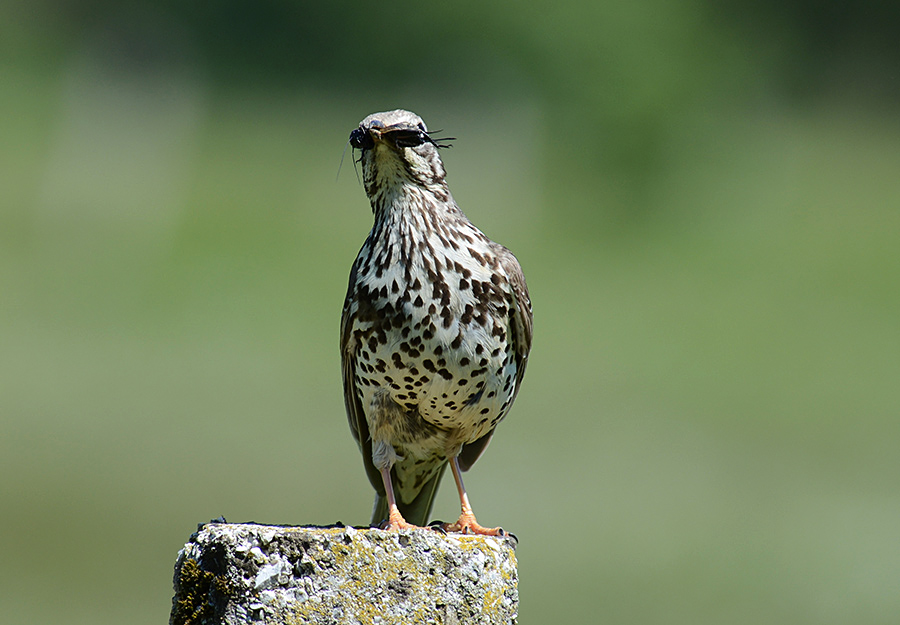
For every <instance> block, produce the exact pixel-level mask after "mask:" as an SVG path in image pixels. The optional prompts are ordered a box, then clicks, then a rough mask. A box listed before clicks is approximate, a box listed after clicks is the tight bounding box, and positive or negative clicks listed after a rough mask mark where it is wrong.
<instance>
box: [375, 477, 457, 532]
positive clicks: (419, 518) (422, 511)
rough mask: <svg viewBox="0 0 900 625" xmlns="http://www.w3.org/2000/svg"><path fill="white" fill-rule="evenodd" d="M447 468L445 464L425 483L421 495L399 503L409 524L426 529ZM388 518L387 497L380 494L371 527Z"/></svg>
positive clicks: (376, 500)
mask: <svg viewBox="0 0 900 625" xmlns="http://www.w3.org/2000/svg"><path fill="white" fill-rule="evenodd" d="M446 468H447V463H446V462H445V463H444V464H443V465H441V468H440V469H438V471H437V472H436V473H435V474H434V475H433V476H432V477H431V479H430V480H428V481H427V482H425V485H424V486H422V490H420V491H419V494H418V495H416V498H415V499H413V500H412V501H411V502H409V503H403V502H401V501H398V502H397V507H398V508H399V509H400V514H402V515H403V518H404V519H406V522H407V523H412V524H413V525H418V526H420V527H424V526H425V525H427V524H428V516H429V515H430V514H431V508H432V506H434V497H435V495H436V494H437V490H438V486H439V485H440V483H441V478H442V477H443V476H444V469H446ZM395 490H396V489H395ZM387 518H388V503H387V497H386V496H385V495H382V494H380V493H378V494H376V495H375V509H374V510H372V523H371V525H372V526H373V527H377V526H378V525H380V524H381V522H382V521H386V520H387Z"/></svg>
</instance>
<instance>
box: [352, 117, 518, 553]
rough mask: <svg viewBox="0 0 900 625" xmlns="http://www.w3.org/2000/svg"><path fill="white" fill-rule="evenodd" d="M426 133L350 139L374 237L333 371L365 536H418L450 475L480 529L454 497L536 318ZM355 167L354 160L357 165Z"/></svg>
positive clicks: (387, 130)
mask: <svg viewBox="0 0 900 625" xmlns="http://www.w3.org/2000/svg"><path fill="white" fill-rule="evenodd" d="M435 134H436V133H434V132H432V131H429V130H428V128H427V127H426V125H425V123H424V122H423V121H422V119H421V118H420V117H419V116H418V115H416V114H415V113H412V112H410V111H406V110H402V109H397V110H393V111H386V112H381V113H374V114H372V115H369V116H368V117H366V118H365V119H363V120H362V121H361V122H360V124H359V126H358V127H357V128H355V129H354V130H353V131H352V132H351V133H350V139H349V143H350V145H351V146H352V147H353V148H354V150H359V158H358V160H357V161H356V162H358V163H360V165H361V169H362V182H363V186H364V188H365V192H366V196H367V197H368V199H369V202H370V204H371V208H372V212H373V214H374V224H373V226H372V230H371V231H370V232H369V235H368V237H367V238H366V240H365V243H364V244H363V246H362V248H361V249H360V251H359V254H358V255H357V257H356V260H355V261H354V263H353V265H352V268H351V270H350V279H349V284H348V287H347V295H346V298H345V300H344V306H343V312H342V315H341V336H340V350H341V371H342V378H343V391H344V403H345V407H346V412H347V418H348V420H349V423H350V430H351V432H352V434H353V437H354V438H355V439H356V442H357V444H358V446H359V448H360V451H361V452H362V457H363V464H364V465H365V469H366V473H367V475H368V477H369V481H370V482H371V483H372V486H373V487H374V488H375V491H376V497H375V506H374V510H373V514H372V521H371V525H372V526H373V527H381V528H382V529H388V530H401V529H409V528H417V527H423V526H425V525H426V523H427V522H428V517H429V515H430V514H431V509H432V506H433V503H434V497H435V493H436V492H437V489H438V485H439V483H440V481H441V477H442V476H443V474H444V471H445V469H446V467H447V465H449V466H450V469H451V471H452V473H453V477H454V480H455V482H456V487H457V491H458V494H459V499H460V511H461V512H460V516H459V519H458V520H457V521H456V522H454V523H443V524H441V525H440V526H439V529H443V530H444V531H446V532H460V533H467V534H484V535H493V536H503V535H505V532H504V530H503V529H502V528H500V527H493V528H491V527H483V526H481V525H479V524H478V521H477V519H476V517H475V514H474V512H473V511H472V507H471V505H470V503H469V498H468V494H467V492H466V489H465V486H464V484H463V480H462V475H461V473H462V472H463V471H467V470H468V469H469V468H471V466H472V465H473V464H474V463H475V461H476V460H477V459H478V458H479V457H480V456H481V454H482V453H483V452H484V450H485V448H486V447H487V446H488V443H489V442H490V440H491V437H492V436H493V434H494V430H495V428H496V427H497V424H498V423H500V421H501V420H502V419H503V418H504V417H505V416H506V415H507V413H508V412H509V409H510V407H511V406H512V404H513V401H514V400H515V398H516V395H517V393H518V392H519V388H520V386H521V383H522V377H523V375H524V374H525V366H526V364H527V361H528V354H529V351H530V349H531V342H532V319H533V315H532V307H531V299H530V297H529V294H528V287H527V285H526V283H525V277H524V275H523V273H522V269H521V267H520V265H519V262H518V260H517V259H516V257H515V256H514V255H513V254H512V252H510V251H509V250H508V249H506V248H505V247H503V246H502V245H500V244H498V243H495V242H494V241H492V240H491V239H489V238H488V237H487V236H486V235H485V234H483V233H482V232H481V231H480V230H479V229H478V228H476V227H475V225H473V224H472V222H471V221H469V219H468V218H467V217H466V216H465V214H463V212H462V210H460V208H459V206H458V205H457V204H456V201H455V200H454V199H453V196H452V195H451V194H450V189H449V187H448V185H447V181H446V171H445V169H444V165H443V162H442V160H441V157H440V153H439V152H440V150H441V149H443V148H446V147H449V146H448V145H447V144H446V143H442V141H447V140H449V139H438V138H435ZM354 153H355V152H354Z"/></svg>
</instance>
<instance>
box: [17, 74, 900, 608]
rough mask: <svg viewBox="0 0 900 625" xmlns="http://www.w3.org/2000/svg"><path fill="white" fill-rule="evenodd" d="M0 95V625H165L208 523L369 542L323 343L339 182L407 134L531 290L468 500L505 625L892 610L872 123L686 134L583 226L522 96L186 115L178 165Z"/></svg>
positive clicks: (792, 123) (771, 120) (884, 235)
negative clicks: (176, 580)
mask: <svg viewBox="0 0 900 625" xmlns="http://www.w3.org/2000/svg"><path fill="white" fill-rule="evenodd" d="M74 71H75V72H76V74H77V72H78V71H82V70H79V69H77V68H76V70H74ZM4 72H6V73H5V74H4V79H5V80H10V81H13V80H15V81H17V84H18V85H20V86H21V87H23V88H19V89H11V90H0V114H2V117H3V118H4V119H16V120H19V122H20V123H17V124H15V125H12V124H4V125H3V127H2V132H3V133H4V137H3V141H2V142H0V162H2V164H3V167H2V169H3V173H2V176H3V178H0V184H2V197H3V198H4V199H3V200H2V203H0V243H2V245H0V292H2V298H0V500H2V501H3V504H2V507H0V531H2V534H3V535H4V536H6V537H8V541H7V545H6V550H5V553H4V560H3V562H4V563H3V566H0V588H2V589H3V590H2V591H0V613H3V614H4V621H5V622H10V623H19V622H65V623H88V622H90V623H92V624H94V625H96V624H97V623H105V622H109V623H112V622H129V623H137V624H139V623H151V622H160V621H165V619H166V618H167V615H168V610H169V608H170V597H171V573H172V566H173V563H174V558H175V553H176V551H177V550H178V548H180V546H181V544H182V543H183V542H184V541H185V540H186V539H187V537H188V535H189V534H190V532H191V531H192V530H193V527H194V525H195V524H196V523H197V522H201V521H205V520H207V519H210V518H212V517H216V516H218V515H224V516H225V517H226V518H227V519H228V520H231V521H243V520H251V519H252V520H256V521H261V522H270V523H287V524H291V523H294V524H300V523H329V522H333V521H335V520H342V521H344V522H347V523H355V524H360V523H364V522H366V520H367V519H368V512H369V506H370V504H371V492H370V487H369V486H368V484H367V482H366V479H365V477H364V474H363V471H362V466H361V461H360V459H359V456H358V452H357V450H356V448H355V445H354V443H353V441H352V439H351V437H350V435H349V432H348V431H347V426H346V422H345V417H344V413H343V404H342V399H341V390H340V380H339V358H338V353H337V329H338V320H339V316H340V307H341V302H342V298H343V294H344V289H345V287H346V276H347V272H348V270H349V266H350V263H351V262H352V259H353V258H354V256H355V253H356V251H357V249H358V247H359V245H361V243H362V241H363V239H364V237H365V235H366V233H367V231H368V228H369V227H370V223H371V216H370V213H369V209H368V205H367V202H366V200H365V198H364V194H363V191H362V189H361V187H360V186H359V185H358V184H357V183H356V180H355V177H354V174H353V167H352V162H351V155H350V154H349V153H348V154H347V155H346V157H345V159H344V163H343V169H342V171H341V174H340V177H339V179H338V180H337V182H335V174H336V171H337V166H338V162H339V160H340V151H341V149H342V147H343V145H344V143H345V141H346V137H347V134H348V132H349V130H350V129H352V128H353V127H354V125H355V124H356V123H357V122H358V120H359V119H361V118H362V117H363V116H364V115H366V114H368V113H370V112H372V111H374V110H377V109H380V108H388V107H390V106H395V105H397V104H403V105H404V106H409V107H410V108H413V109H414V110H417V112H419V113H420V114H422V115H423V116H424V117H425V118H426V120H428V122H429V124H431V125H432V126H434V127H445V128H446V130H447V132H448V133H449V134H452V135H453V136H456V137H458V138H459V139H458V141H457V142H456V145H455V147H454V148H453V149H452V150H450V151H448V152H446V157H445V159H446V163H447V167H448V170H449V172H450V182H451V186H452V188H453V189H454V194H455V195H456V197H457V199H458V200H459V202H460V204H461V205H462V207H463V209H464V210H466V212H467V213H468V214H469V216H470V217H472V219H473V220H474V221H475V222H476V223H477V224H479V225H480V226H481V227H482V228H483V229H484V230H485V231H486V232H487V233H488V234H489V235H491V236H492V237H494V238H496V239H498V240H500V241H502V242H503V243H504V244H506V245H508V246H509V247H510V248H512V249H513V250H514V251H515V252H516V254H517V255H518V257H519V259H520V260H521V262H522V264H523V266H524V268H525V270H526V274H527V276H528V278H529V285H530V287H531V291H532V297H533V300H534V303H535V310H536V338H535V347H534V352H533V356H532V359H531V363H530V364H529V372H528V375H527V378H526V384H525V386H524V388H523V391H522V393H521V395H520V397H519V399H518V401H517V404H516V407H515V409H514V411H513V413H512V415H511V417H510V419H509V420H508V421H507V422H505V423H504V424H503V425H502V426H501V428H500V430H499V432H498V435H497V437H496V439H495V441H494V442H493V444H492V446H491V449H490V452H489V453H487V454H486V455H485V457H484V458H483V459H481V460H480V461H479V463H478V465H477V466H476V467H475V469H474V470H473V471H472V473H471V475H470V477H469V478H468V480H467V482H468V486H469V489H470V491H471V496H472V499H473V504H474V505H475V507H476V510H477V511H478V514H479V518H481V519H483V521H484V522H486V523H488V524H490V523H502V524H503V525H504V526H506V527H508V528H509V529H511V530H512V531H514V532H516V533H517V535H518V536H519V537H520V539H521V545H520V549H519V562H520V576H521V584H520V591H521V614H522V622H523V623H527V622H537V623H540V622H547V621H549V620H550V619H554V620H557V621H563V622H623V621H624V622H666V623H680V622H684V623H707V622H708V623H721V622H728V623H744V622H746V623H751V622H752V623H757V622H761V621H765V622H783V623H792V624H802V623H817V624H818V623H850V622H852V623H873V624H874V623H890V622H893V621H894V619H895V618H896V615H897V614H898V613H900V599H898V595H897V593H896V582H897V580H898V579H900V564H898V563H900V541H898V540H897V524H896V520H897V518H898V516H900V494H898V490H897V472H896V443H895V441H896V440H897V439H898V434H900V431H898V430H900V421H898V419H897V410H898V407H900V387H898V384H897V380H898V379H900V358H898V356H897V355H898V353H900V330H898V326H897V319H898V314H900V294H898V291H897V289H896V285H897V284H898V280H900V255H898V253H897V249H898V246H897V244H898V242H900V241H898V239H900V237H898V233H900V212H898V211H897V208H898V204H897V198H898V197H900V179H898V177H897V176H895V175H894V174H895V172H897V171H900V125H898V124H897V122H896V119H895V116H894V115H892V114H890V113H889V112H888V113H884V112H880V111H878V110H877V109H876V108H874V107H871V108H870V107H866V106H863V105H860V104H859V103H848V102H830V103H822V104H820V105H819V106H817V107H815V108H813V107H810V108H804V109H791V108H789V107H778V106H772V107H771V108H762V109H756V110H751V111H747V110H734V109H733V108H730V107H729V106H728V105H726V104H722V105H721V106H720V107H718V108H714V109H713V110H712V112H711V113H710V111H703V112H698V113H697V115H696V117H695V118H687V119H685V120H684V122H683V123H682V124H680V125H678V126H677V130H678V132H675V133H673V134H672V136H670V137H669V139H668V143H666V144H665V145H664V146H663V148H664V150H663V154H664V155H665V167H663V168H662V170H661V173H660V174H659V175H658V176H655V177H652V178H650V179H649V181H648V188H647V189H646V190H645V191H646V192H645V193H643V195H642V197H644V198H645V199H644V201H645V204H644V205H642V206H640V207H635V210H636V211H639V212H640V214H641V215H642V216H643V217H641V218H640V219H636V220H634V221H633V222H628V223H624V222H623V221H622V220H621V218H620V215H619V214H618V213H614V214H609V213H607V212H605V211H604V208H603V204H602V202H598V203H597V204H596V205H595V206H594V208H595V209H596V210H595V211H594V212H592V213H590V214H581V213H577V212H575V208H574V207H577V206H582V205H583V204H581V202H584V201H585V198H600V200H602V198H603V197H604V185H606V184H608V182H607V181H606V180H604V179H603V176H602V175H599V174H596V173H595V174H593V175H591V176H585V177H584V178H583V179H582V180H581V185H582V186H581V187H580V188H575V187H573V186H572V184H571V179H566V180H565V184H564V185H562V184H558V183H556V182H555V180H554V179H553V178H548V177H545V176H544V175H543V172H544V171H552V170H553V164H551V165H549V166H548V164H547V162H546V154H544V153H543V152H542V147H541V146H542V143H541V140H540V138H541V136H542V134H543V133H545V132H547V129H546V126H545V125H544V124H545V123H546V120H545V119H544V118H543V117H542V112H543V111H542V109H541V105H540V103H539V102H537V101H533V100H529V99H527V98H525V99H524V101H522V100H519V99H517V100H515V101H513V100H510V101H504V100H502V99H499V100H496V101H490V102H485V101H479V100H477V99H472V100H463V99H460V100H455V101H446V100H445V101H439V100H431V101H429V100H427V99H421V98H418V99H417V98H416V97H415V96H413V95H410V98H409V99H410V100H411V103H410V104H406V103H405V102H387V103H384V102H380V101H379V102H375V101H368V100H365V99H364V98H363V99H362V100H363V101H360V98H352V97H340V96H339V94H334V93H314V92H310V91H292V90H290V89H280V90H276V89H271V88H269V89H267V88H263V87H257V88H244V89H241V88H224V87H219V88H210V87H204V86H202V83H198V85H195V86H194V87H191V86H190V83H185V84H186V85H187V86H186V87H185V90H182V91H180V92H179V93H178V94H176V95H175V96H173V97H174V100H172V99H166V100H164V101H165V102H168V103H169V105H171V106H172V107H173V108H171V109H166V111H167V113H166V114H167V115H172V116H174V118H175V119H178V120H181V124H182V125H181V126H179V128H180V132H179V135H178V137H177V140H175V139H171V140H168V139H166V136H161V135H160V132H161V131H160V130H159V129H160V128H165V126H166V124H165V118H155V119H156V120H157V121H156V122H155V123H156V125H155V126H153V125H150V126H145V125H144V124H143V123H142V122H141V120H144V119H146V115H148V114H151V113H152V112H153V111H152V110H148V109H147V106H148V105H147V104H146V102H147V101H146V100H145V99H144V98H145V97H146V95H147V94H146V93H144V92H140V93H141V94H143V95H141V97H137V98H130V99H129V94H128V93H123V94H120V95H121V96H122V98H123V99H122V100H119V102H120V103H122V102H124V104H122V105H121V106H119V107H115V108H112V109H110V110H109V111H107V112H106V113H105V114H104V115H103V116H99V117H98V116H96V114H95V113H94V112H92V111H93V110H94V109H92V108H91V106H90V105H91V103H92V102H93V100H91V98H92V97H93V96H92V95H91V94H92V93H94V92H93V91H92V90H90V89H88V90H82V91H80V90H78V88H77V86H76V87H73V86H72V85H71V84H70V83H67V82H66V81H65V80H63V81H60V80H59V79H58V77H57V76H55V75H52V74H47V75H42V74H39V73H15V72H14V71H13V70H8V69H7V70H4ZM77 75H78V76H80V77H81V78H79V80H85V81H87V83H88V84H89V85H91V84H94V85H95V83H92V82H91V81H92V80H95V78H92V75H91V74H90V73H87V74H77ZM101 78H102V77H101ZM99 82H102V81H99ZM162 84H165V81H164V82H163V83H162ZM95 86H96V85H95ZM132 95H133V94H132ZM139 95H140V94H139ZM179 98H180V99H179ZM149 102H150V105H153V104H154V103H155V102H159V100H154V99H153V98H150V100H149ZM173 102H174V104H173ZM79 103H81V105H83V106H81V108H79ZM72 111H74V113H73V112H72ZM79 111H80V113H79ZM73 115H74V117H73ZM79 115H80V117H79ZM67 116H68V117H67ZM79 124H82V125H79ZM73 127H74V128H76V130H77V129H80V130H78V132H75V131H73V130H72V128H73ZM110 127H111V128H115V129H117V131H116V132H110V133H108V134H104V128H110ZM147 128H150V129H151V130H153V129H154V128H156V131H153V132H151V131H148V130H147ZM73 133H74V134H73ZM79 133H81V134H79ZM103 137H105V139H106V141H107V142H106V143H103V144H102V149H100V150H97V149H95V146H94V145H92V144H91V142H92V140H93V138H103ZM151 148H152V149H151ZM171 159H175V162H177V163H180V165H179V167H178V168H175V169H166V168H165V167H163V168H159V167H158V165H159V164H160V163H161V162H169V161H170V160H171ZM545 168H546V169H545ZM145 171H153V172H156V174H155V175H157V176H158V177H157V178H154V179H153V184H149V185H148V184H146V181H145V178H144V176H143V175H142V174H143V172H145ZM72 172H77V173H78V174H79V177H80V179H81V180H82V181H83V184H81V185H78V186H73V185H72V184H71V183H70V182H68V181H70V180H71V177H70V176H71V175H72ZM128 180H136V181H138V183H137V184H138V186H137V187H135V186H133V185H130V184H128ZM123 181H124V182H123ZM142 185H143V186H142ZM135 188H137V189H139V190H140V192H139V193H137V192H135V191H134V189H135ZM138 195H140V197H138ZM148 211H150V213H149V214H148ZM153 211H158V212H153ZM445 486H448V488H444V490H443V491H442V493H441V495H440V500H439V502H438V505H437V509H436V511H435V513H436V515H438V516H441V517H444V518H451V517H453V516H454V515H455V513H456V505H455V503H454V497H453V493H452V490H453V489H452V488H449V484H447V485H445ZM48 590H49V591H52V594H51V596H52V600H48V599H47V597H48Z"/></svg>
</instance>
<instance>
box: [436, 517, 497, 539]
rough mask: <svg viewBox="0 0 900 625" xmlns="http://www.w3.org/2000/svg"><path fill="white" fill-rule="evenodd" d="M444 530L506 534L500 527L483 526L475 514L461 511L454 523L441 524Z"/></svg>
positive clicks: (463, 532) (490, 534)
mask: <svg viewBox="0 0 900 625" xmlns="http://www.w3.org/2000/svg"><path fill="white" fill-rule="evenodd" d="M441 527H442V528H443V530H444V531H445V532H448V533H449V532H455V533H457V534H477V535H479V536H507V532H506V530H504V529H503V528H502V527H483V526H481V525H479V524H478V521H476V520H475V515H474V514H471V513H465V512H463V513H462V514H461V515H459V519H457V520H456V523H444V524H443V525H442V526H441Z"/></svg>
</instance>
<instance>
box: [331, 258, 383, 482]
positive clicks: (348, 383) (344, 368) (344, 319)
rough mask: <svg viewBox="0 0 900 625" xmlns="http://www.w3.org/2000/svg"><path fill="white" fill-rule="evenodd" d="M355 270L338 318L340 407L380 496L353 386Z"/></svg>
mask: <svg viewBox="0 0 900 625" xmlns="http://www.w3.org/2000/svg"><path fill="white" fill-rule="evenodd" d="M356 266H357V263H356V262H354V263H353V268H352V269H351V270H350V283H349V285H348V286H347V296H346V298H345V299H344V311H343V313H342V315H341V373H342V378H343V382H344V406H345V407H346V409H347V420H348V421H349V422H350V431H351V432H352V433H353V438H355V439H356V442H357V444H358V445H359V450H360V451H361V452H362V457H363V464H364V465H365V467H366V474H367V475H368V476H369V481H370V482H371V483H372V486H373V487H374V488H375V491H376V492H377V493H378V494H379V495H381V496H383V495H384V494H385V492H384V483H383V482H382V481H381V473H380V472H379V471H378V469H377V468H375V465H374V464H373V463H372V437H371V436H370V435H369V424H368V422H367V421H366V413H365V412H364V411H363V407H362V404H361V402H360V395H359V388H358V387H357V386H356V375H355V372H356V352H357V345H356V341H355V340H354V339H353V310H352V300H351V295H352V294H353V291H354V289H355V287H356Z"/></svg>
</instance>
